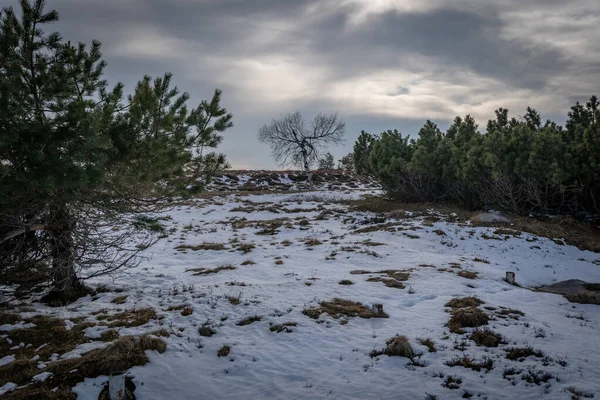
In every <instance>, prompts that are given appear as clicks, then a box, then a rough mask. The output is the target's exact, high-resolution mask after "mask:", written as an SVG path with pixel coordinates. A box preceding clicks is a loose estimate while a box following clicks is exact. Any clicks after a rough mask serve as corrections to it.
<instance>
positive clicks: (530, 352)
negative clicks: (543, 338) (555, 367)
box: [506, 346, 544, 361]
mask: <svg viewBox="0 0 600 400" xmlns="http://www.w3.org/2000/svg"><path fill="white" fill-rule="evenodd" d="M531 356H533V357H540V358H541V357H544V353H543V352H542V351H540V350H535V349H534V348H533V347H531V346H527V347H511V348H508V349H506V358H508V359H509V360H518V361H523V360H524V359H526V358H527V357H531Z"/></svg>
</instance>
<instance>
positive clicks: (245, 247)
mask: <svg viewBox="0 0 600 400" xmlns="http://www.w3.org/2000/svg"><path fill="white" fill-rule="evenodd" d="M255 248H256V246H255V245H254V244H253V243H241V244H240V245H238V246H237V250H239V251H241V252H242V253H243V254H248V253H250V252H251V251H252V250H253V249H255Z"/></svg>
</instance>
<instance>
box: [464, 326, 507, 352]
mask: <svg viewBox="0 0 600 400" xmlns="http://www.w3.org/2000/svg"><path fill="white" fill-rule="evenodd" d="M469 339H471V340H472V341H474V342H475V343H476V344H477V346H484V347H498V345H499V344H501V343H506V341H505V340H504V337H503V336H502V335H501V334H499V333H496V332H494V331H492V330H491V329H489V328H483V329H475V330H474V331H473V332H472V333H471V335H470V336H469Z"/></svg>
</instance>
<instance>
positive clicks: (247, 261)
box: [241, 259, 256, 265]
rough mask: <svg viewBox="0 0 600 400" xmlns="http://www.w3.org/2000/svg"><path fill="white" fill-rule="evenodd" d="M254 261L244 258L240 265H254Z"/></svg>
mask: <svg viewBox="0 0 600 400" xmlns="http://www.w3.org/2000/svg"><path fill="white" fill-rule="evenodd" d="M255 264H256V263H255V262H254V261H252V260H250V259H248V260H244V261H243V262H242V264H241V265H255Z"/></svg>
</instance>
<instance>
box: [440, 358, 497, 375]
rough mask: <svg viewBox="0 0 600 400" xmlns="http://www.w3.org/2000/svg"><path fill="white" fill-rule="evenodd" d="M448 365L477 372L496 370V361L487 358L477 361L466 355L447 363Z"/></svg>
mask: <svg viewBox="0 0 600 400" xmlns="http://www.w3.org/2000/svg"><path fill="white" fill-rule="evenodd" d="M446 365H447V366H449V367H464V368H469V369H472V370H473V371H477V372H479V371H481V370H482V369H485V370H487V371H491V370H492V369H494V361H493V360H492V359H491V358H487V357H486V358H484V359H483V360H482V361H475V360H473V359H472V358H471V357H469V356H468V355H466V354H464V355H462V356H459V357H455V358H453V359H452V360H450V361H446Z"/></svg>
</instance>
